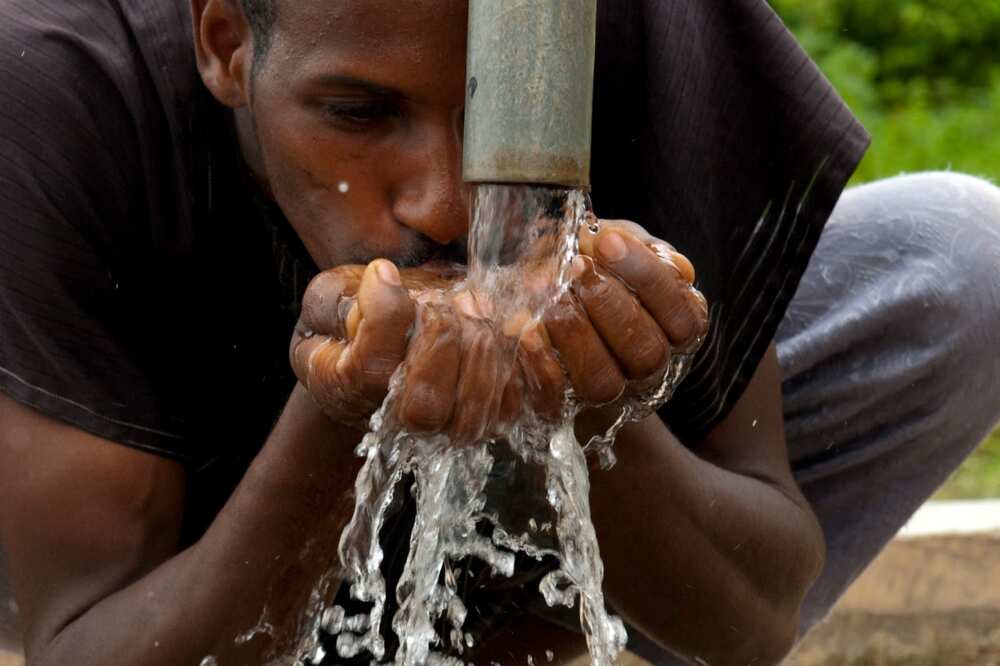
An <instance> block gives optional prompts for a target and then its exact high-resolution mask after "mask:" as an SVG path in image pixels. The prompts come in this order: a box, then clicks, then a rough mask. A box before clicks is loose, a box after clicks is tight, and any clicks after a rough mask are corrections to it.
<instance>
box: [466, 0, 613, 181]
mask: <svg viewBox="0 0 1000 666" xmlns="http://www.w3.org/2000/svg"><path fill="white" fill-rule="evenodd" d="M596 32H597V0H470V2H469V50H468V60H467V71H468V74H467V83H468V86H467V90H466V106H465V144H464V145H465V147H464V153H465V154H464V157H463V175H464V177H465V180H466V181H467V182H471V183H539V184H551V185H565V186H570V187H587V186H589V184H590V135H591V124H592V116H593V111H592V107H593V104H592V102H593V95H594V49H595V42H596Z"/></svg>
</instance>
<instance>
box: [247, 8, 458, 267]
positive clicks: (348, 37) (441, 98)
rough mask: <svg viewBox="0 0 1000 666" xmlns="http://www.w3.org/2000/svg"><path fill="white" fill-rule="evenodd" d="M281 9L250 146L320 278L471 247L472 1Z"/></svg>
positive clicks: (262, 67)
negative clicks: (467, 108)
mask: <svg viewBox="0 0 1000 666" xmlns="http://www.w3.org/2000/svg"><path fill="white" fill-rule="evenodd" d="M277 1H278V4H279V6H278V18H277V21H276V24H275V26H274V29H273V33H272V42H271V46H270V49H269V51H268V53H267V55H266V57H265V58H264V60H263V61H262V62H260V63H259V64H258V66H257V68H256V72H255V74H254V77H255V78H254V82H253V86H252V91H253V92H252V97H251V102H250V114H251V117H252V120H253V126H252V128H250V130H249V131H250V132H251V133H253V134H255V139H254V137H250V140H251V141H253V140H255V141H256V142H257V148H258V150H259V151H260V156H261V166H260V169H261V170H262V171H263V173H262V174H260V175H262V176H263V177H264V178H265V179H266V181H267V183H268V185H269V187H270V189H271V192H272V193H273V195H274V197H275V198H276V199H277V202H278V204H279V205H280V206H281V208H282V210H283V211H284V213H285V215H286V216H287V217H288V219H289V221H290V223H291V225H292V227H293V228H294V229H295V231H296V232H297V233H298V235H299V237H300V238H301V239H302V241H303V242H304V243H305V246H306V248H307V249H308V251H309V253H310V254H311V255H312V257H313V259H314V260H315V261H316V262H317V264H318V265H319V267H320V268H321V269H327V268H330V267H332V266H336V265H340V264H344V263H363V262H366V261H368V260H371V259H374V258H376V257H385V258H389V259H392V260H394V261H396V262H397V263H400V264H402V265H413V264H417V263H422V262H424V261H426V260H428V259H430V258H432V257H433V255H434V254H435V253H437V252H438V251H440V250H442V247H441V246H449V245H450V244H453V243H454V244H455V245H450V247H449V248H447V249H445V252H446V253H449V252H450V251H453V250H454V248H455V247H456V245H460V244H462V243H464V239H465V235H466V232H467V228H468V208H467V207H468V200H467V195H466V190H465V186H464V184H463V182H462V175H461V162H462V155H461V151H462V123H463V113H464V101H465V86H464V79H465V48H466V24H467V11H468V10H467V3H466V2H465V0H405V1H400V0H277ZM245 129H246V128H245ZM246 138H247V137H244V139H246Z"/></svg>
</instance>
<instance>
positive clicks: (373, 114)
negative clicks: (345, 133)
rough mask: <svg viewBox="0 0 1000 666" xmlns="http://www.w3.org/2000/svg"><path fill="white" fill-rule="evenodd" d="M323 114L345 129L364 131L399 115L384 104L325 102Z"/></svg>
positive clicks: (389, 105) (390, 106)
mask: <svg viewBox="0 0 1000 666" xmlns="http://www.w3.org/2000/svg"><path fill="white" fill-rule="evenodd" d="M323 112H324V113H325V114H326V115H327V117H329V118H330V119H331V120H333V121H334V122H335V123H337V124H338V125H341V126H342V127H344V128H346V129H365V128H368V127H371V126H372V125H376V124H378V123H379V122H382V121H384V120H388V119H390V118H394V117H396V116H398V115H399V113H398V111H397V110H396V109H395V108H393V106H392V105H391V104H387V103H384V102H327V103H325V104H323Z"/></svg>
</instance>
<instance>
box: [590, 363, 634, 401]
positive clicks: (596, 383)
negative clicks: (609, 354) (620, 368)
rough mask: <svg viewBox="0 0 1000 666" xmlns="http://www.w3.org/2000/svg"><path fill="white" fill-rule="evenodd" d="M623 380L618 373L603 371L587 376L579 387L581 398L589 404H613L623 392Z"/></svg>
mask: <svg viewBox="0 0 1000 666" xmlns="http://www.w3.org/2000/svg"><path fill="white" fill-rule="evenodd" d="M625 384H626V382H625V378H624V377H623V376H622V375H621V373H619V372H614V371H611V370H605V371H604V372H598V373H594V374H591V375H590V376H588V377H587V378H586V379H585V380H584V382H583V386H581V387H580V393H581V397H582V398H583V399H584V400H585V401H586V402H589V403H592V404H595V405H603V404H606V403H609V402H614V401H615V400H617V399H618V398H620V397H621V396H622V394H623V393H624V392H625Z"/></svg>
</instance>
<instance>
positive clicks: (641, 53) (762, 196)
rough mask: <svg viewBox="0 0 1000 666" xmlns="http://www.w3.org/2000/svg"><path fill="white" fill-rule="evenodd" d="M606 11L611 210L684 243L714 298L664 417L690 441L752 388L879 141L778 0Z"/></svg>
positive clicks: (643, 2) (649, 1)
mask: <svg viewBox="0 0 1000 666" xmlns="http://www.w3.org/2000/svg"><path fill="white" fill-rule="evenodd" d="M599 7H600V18H599V27H598V53H597V74H596V80H595V109H594V123H595V133H594V155H593V165H594V173H593V197H594V203H595V207H596V212H597V213H598V214H599V215H601V216H602V217H625V218H630V219H634V220H636V221H637V222H640V223H641V224H643V225H644V226H646V227H647V228H648V229H650V231H651V232H653V233H654V234H655V235H657V236H659V237H661V238H663V239H665V240H667V241H669V242H671V243H673V244H674V245H675V246H677V248H678V249H679V250H680V251H681V252H683V253H684V254H685V255H687V256H688V257H690V258H691V259H692V262H693V263H694V265H695V267H696V269H697V272H698V282H697V287H698V288H699V289H700V290H701V291H702V292H703V293H704V294H705V296H706V297H707V299H708V301H709V304H710V314H711V317H710V326H711V328H710V333H709V335H708V337H707V339H706V340H705V344H704V346H703V347H702V349H701V351H700V352H699V353H698V355H697V356H696V357H695V359H694V361H693V364H692V369H691V374H690V375H689V376H688V378H687V379H686V380H685V381H684V382H683V383H682V385H681V386H680V388H679V389H678V391H677V392H676V393H675V395H674V397H673V399H672V400H671V401H670V402H669V403H668V404H667V406H666V407H665V408H664V410H663V411H662V415H663V416H664V418H665V420H666V421H667V422H668V424H669V425H670V427H671V428H672V429H673V430H674V432H675V433H676V434H677V435H678V436H679V437H681V439H682V440H683V441H689V442H690V441H694V440H695V439H696V438H698V437H700V436H701V435H703V434H705V433H706V432H707V431H708V430H709V429H710V428H711V427H712V426H713V425H715V424H717V423H718V422H719V421H720V420H721V419H723V418H724V417H725V416H726V414H727V413H728V412H729V410H730V409H731V408H732V406H733V404H734V403H735V402H736V401H737V400H738V399H739V397H740V395H741V394H742V393H743V390H744V389H745V388H746V385H747V383H748V382H749V380H750V378H751V376H752V375H753V373H754V371H755V370H756V368H757V365H758V364H759V362H760V359H761V358H762V357H763V354H764V352H765V351H766V349H767V347H768V345H769V344H770V343H771V341H772V340H773V338H774V334H775V331H776V330H777V327H778V324H779V322H780V321H781V318H782V316H783V315H784V312H785V310H786V308H787V306H788V303H789V301H790V300H791V298H792V296H793V295H794V293H795V290H796V288H797V286H798V284H799V281H800V279H801V277H802V275H803V273H804V272H805V269H806V266H807V264H808V262H809V258H810V256H811V255H812V253H813V251H814V249H815V248H816V245H817V243H818V240H819V236H820V232H821V231H822V229H823V226H824V225H825V223H826V221H827V219H828V217H829V215H830V213H831V212H832V210H833V207H834V204H835V203H836V201H837V199H838V198H839V196H840V193H841V191H842V190H843V188H844V187H845V184H846V183H847V181H848V179H849V178H850V176H851V174H852V173H853V172H854V170H855V168H856V167H857V165H858V163H859V162H860V160H861V158H862V156H863V154H864V152H865V149H866V148H867V145H868V142H869V137H868V134H867V133H866V132H865V130H864V128H863V127H862V126H861V125H860V124H859V123H858V121H857V120H856V119H855V118H854V117H853V115H852V114H851V112H850V110H849V109H848V108H847V107H846V105H845V104H844V103H843V101H842V100H841V99H840V97H839V96H838V95H837V93H836V91H835V90H834V89H833V87H832V86H831V85H830V83H829V81H827V80H826V78H824V76H823V75H822V74H821V73H820V71H819V70H818V69H817V67H816V66H815V64H814V63H813V62H812V61H811V60H810V59H809V57H808V56H807V55H806V54H805V53H804V52H803V50H802V49H801V48H800V47H799V45H798V44H797V43H796V41H795V39H794V38H793V37H792V35H791V34H790V33H789V32H788V30H787V29H786V28H785V26H784V25H783V24H782V22H781V21H780V19H779V18H778V17H777V16H776V15H775V14H774V12H773V11H772V10H771V8H770V7H769V6H768V5H767V3H766V2H764V0H689V1H684V2H660V1H659V0H639V1H637V2H625V3H603V4H602V5H599Z"/></svg>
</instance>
